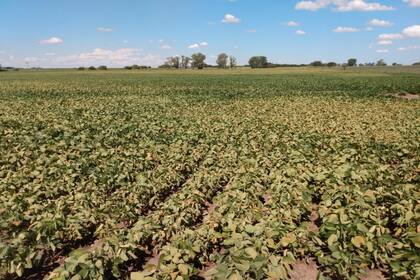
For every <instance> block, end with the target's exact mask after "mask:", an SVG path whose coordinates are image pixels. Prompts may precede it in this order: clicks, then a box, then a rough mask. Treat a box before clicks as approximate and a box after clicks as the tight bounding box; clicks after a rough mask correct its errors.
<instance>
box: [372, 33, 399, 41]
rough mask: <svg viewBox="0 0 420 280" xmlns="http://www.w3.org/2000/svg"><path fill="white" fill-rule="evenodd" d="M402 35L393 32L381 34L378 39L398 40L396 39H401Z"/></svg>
mask: <svg viewBox="0 0 420 280" xmlns="http://www.w3.org/2000/svg"><path fill="white" fill-rule="evenodd" d="M403 37H404V36H403V35H401V34H398V33H394V34H381V35H379V36H378V40H380V41H382V40H398V39H402V38H403Z"/></svg>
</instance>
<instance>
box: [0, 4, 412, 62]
mask: <svg viewBox="0 0 420 280" xmlns="http://www.w3.org/2000/svg"><path fill="white" fill-rule="evenodd" d="M0 18H1V19H2V25H1V27H0V63H1V64H3V65H10V66H25V65H26V66H31V67H33V66H42V67H74V66H89V65H101V64H105V65H109V66H124V65H129V64H145V65H152V66H156V65H159V64H161V63H163V62H164V60H165V58H166V57H168V56H172V55H191V54H192V53H194V52H198V51H199V52H202V53H204V54H206V55H207V62H208V63H214V61H215V57H216V55H217V54H219V53H221V52H226V53H228V54H232V55H234V56H236V57H237V58H238V61H239V62H240V63H246V62H247V61H248V59H249V57H251V56H253V55H265V56H267V57H268V58H269V60H270V61H271V62H276V63H309V62H311V61H314V60H322V61H325V62H327V61H336V62H344V61H346V60H347V58H350V57H356V58H358V60H359V62H370V61H376V60H378V59H381V58H383V59H385V61H387V62H389V63H392V62H398V63H404V64H411V63H413V62H416V61H420V0H392V1H390V0H312V1H298V0H259V1H257V0H138V1H134V0H120V1H117V0H89V1H87V0H83V1H82V0H72V1H65V0H39V1H33V0H1V1H0Z"/></svg>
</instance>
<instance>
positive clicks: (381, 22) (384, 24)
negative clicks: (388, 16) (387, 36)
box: [368, 18, 394, 27]
mask: <svg viewBox="0 0 420 280" xmlns="http://www.w3.org/2000/svg"><path fill="white" fill-rule="evenodd" d="M368 25H370V26H379V27H387V26H392V25H394V24H393V23H392V22H390V21H387V20H381V19H376V18H375V19H372V20H371V21H369V22H368Z"/></svg>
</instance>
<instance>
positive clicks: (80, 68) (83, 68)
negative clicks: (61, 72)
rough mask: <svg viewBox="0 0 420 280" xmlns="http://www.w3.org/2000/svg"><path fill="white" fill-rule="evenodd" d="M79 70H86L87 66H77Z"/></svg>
mask: <svg viewBox="0 0 420 280" xmlns="http://www.w3.org/2000/svg"><path fill="white" fill-rule="evenodd" d="M77 70H79V71H83V70H86V68H85V67H79V68H77Z"/></svg>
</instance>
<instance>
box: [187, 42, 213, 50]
mask: <svg viewBox="0 0 420 280" xmlns="http://www.w3.org/2000/svg"><path fill="white" fill-rule="evenodd" d="M208 45H209V44H208V43H207V42H201V43H195V44H192V45H189V46H188V48H189V49H192V50H194V49H200V48H203V47H207V46H208Z"/></svg>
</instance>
